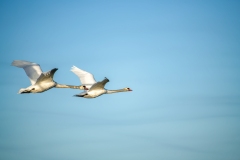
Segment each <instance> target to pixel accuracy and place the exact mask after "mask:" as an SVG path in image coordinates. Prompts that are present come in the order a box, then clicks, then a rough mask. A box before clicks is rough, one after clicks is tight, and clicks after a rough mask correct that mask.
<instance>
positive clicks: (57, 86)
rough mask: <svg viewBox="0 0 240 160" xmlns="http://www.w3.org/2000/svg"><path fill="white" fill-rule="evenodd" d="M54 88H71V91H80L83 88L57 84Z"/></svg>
mask: <svg viewBox="0 0 240 160" xmlns="http://www.w3.org/2000/svg"><path fill="white" fill-rule="evenodd" d="M55 87H56V88H72V89H82V90H84V87H83V86H73V85H66V84H57V85H56V86H55Z"/></svg>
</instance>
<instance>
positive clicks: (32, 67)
mask: <svg viewBox="0 0 240 160" xmlns="http://www.w3.org/2000/svg"><path fill="white" fill-rule="evenodd" d="M12 65H13V66H16V67H19V68H23V69H24V71H25V72H26V74H27V76H28V77H29V79H30V82H31V84H35V83H36V81H37V79H38V78H39V77H40V75H41V74H42V70H41V68H40V65H39V64H37V63H33V62H28V61H22V60H15V61H13V62H12Z"/></svg>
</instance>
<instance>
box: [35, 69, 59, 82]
mask: <svg viewBox="0 0 240 160" xmlns="http://www.w3.org/2000/svg"><path fill="white" fill-rule="evenodd" d="M57 70H58V69H57V68H54V69H52V70H51V71H48V72H45V73H42V74H41V75H40V76H39V78H38V79H37V82H36V84H38V83H41V82H52V81H53V76H54V73H55V72H56V71H57Z"/></svg>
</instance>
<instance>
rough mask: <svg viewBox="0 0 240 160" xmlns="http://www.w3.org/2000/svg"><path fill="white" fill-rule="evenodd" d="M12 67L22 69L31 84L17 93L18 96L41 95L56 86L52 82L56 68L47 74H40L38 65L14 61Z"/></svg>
mask: <svg viewBox="0 0 240 160" xmlns="http://www.w3.org/2000/svg"><path fill="white" fill-rule="evenodd" d="M12 66H15V67H19V68H23V69H24V71H25V72H26V74H27V76H28V78H29V79H30V82H31V86H29V87H27V88H21V89H20V90H19V92H18V93H19V94H23V93H41V92H44V91H46V90H49V89H51V88H53V87H55V86H56V84H57V83H56V82H55V81H54V80H53V76H54V73H55V72H56V71H57V70H58V69H57V68H54V69H52V70H50V71H48V72H42V70H41V68H40V65H39V64H37V63H33V62H28V61H23V60H14V61H13V62H12Z"/></svg>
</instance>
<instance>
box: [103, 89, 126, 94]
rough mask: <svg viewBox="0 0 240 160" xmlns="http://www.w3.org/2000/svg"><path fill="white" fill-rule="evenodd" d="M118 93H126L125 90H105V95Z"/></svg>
mask: <svg viewBox="0 0 240 160" xmlns="http://www.w3.org/2000/svg"><path fill="white" fill-rule="evenodd" d="M118 92H126V90H125V89H116V90H107V92H106V94H111V93H118Z"/></svg>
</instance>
